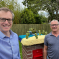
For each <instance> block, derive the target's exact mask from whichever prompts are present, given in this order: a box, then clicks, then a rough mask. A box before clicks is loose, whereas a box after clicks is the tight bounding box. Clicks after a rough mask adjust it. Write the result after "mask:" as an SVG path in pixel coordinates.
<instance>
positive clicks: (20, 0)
mask: <svg viewBox="0 0 59 59" xmlns="http://www.w3.org/2000/svg"><path fill="white" fill-rule="evenodd" d="M22 2H23V0H18V3H20V6H22V8H24V5H23V4H22Z"/></svg>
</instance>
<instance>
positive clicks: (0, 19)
mask: <svg viewBox="0 0 59 59" xmlns="http://www.w3.org/2000/svg"><path fill="white" fill-rule="evenodd" d="M6 20H7V21H8V22H9V23H12V19H6V18H0V21H1V22H5V21H6Z"/></svg>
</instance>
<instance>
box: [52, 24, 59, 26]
mask: <svg viewBox="0 0 59 59" xmlns="http://www.w3.org/2000/svg"><path fill="white" fill-rule="evenodd" d="M58 25H59V24H51V26H58Z"/></svg>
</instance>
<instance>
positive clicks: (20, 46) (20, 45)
mask: <svg viewBox="0 0 59 59" xmlns="http://www.w3.org/2000/svg"><path fill="white" fill-rule="evenodd" d="M19 48H20V56H21V59H22V44H21V42H20V41H19Z"/></svg>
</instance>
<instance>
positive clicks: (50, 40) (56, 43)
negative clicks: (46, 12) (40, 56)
mask: <svg viewBox="0 0 59 59" xmlns="http://www.w3.org/2000/svg"><path fill="white" fill-rule="evenodd" d="M44 45H46V46H48V50H47V54H48V56H49V57H50V58H51V59H59V35H58V36H57V37H56V36H54V35H53V34H52V33H49V34H47V35H46V36H45V39H44Z"/></svg>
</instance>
